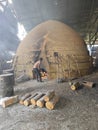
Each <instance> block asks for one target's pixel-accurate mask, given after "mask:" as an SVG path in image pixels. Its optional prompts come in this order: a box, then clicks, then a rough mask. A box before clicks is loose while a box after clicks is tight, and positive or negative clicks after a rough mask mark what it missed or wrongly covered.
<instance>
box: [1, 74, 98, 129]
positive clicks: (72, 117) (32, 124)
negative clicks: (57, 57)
mask: <svg viewBox="0 0 98 130" xmlns="http://www.w3.org/2000/svg"><path fill="white" fill-rule="evenodd" d="M77 80H78V81H82V80H88V81H93V82H95V83H96V86H95V87H94V88H86V87H82V88H80V89H79V90H77V91H72V90H71V89H70V86H69V84H68V82H64V83H57V81H56V80H53V81H45V82H42V83H40V82H37V81H36V80H30V81H27V82H24V83H21V84H16V85H15V87H14V91H15V95H19V97H20V96H22V95H23V94H25V93H27V92H46V91H47V90H52V89H54V90H55V92H56V93H57V95H59V97H60V100H59V102H58V103H57V105H56V106H55V109H54V110H48V109H46V108H38V107H31V106H29V107H26V106H23V105H20V104H19V103H17V104H14V105H12V106H9V107H7V108H2V107H1V106H0V130H98V73H97V72H96V73H93V74H91V75H89V76H85V77H83V78H80V79H77ZM73 82H74V81H73Z"/></svg>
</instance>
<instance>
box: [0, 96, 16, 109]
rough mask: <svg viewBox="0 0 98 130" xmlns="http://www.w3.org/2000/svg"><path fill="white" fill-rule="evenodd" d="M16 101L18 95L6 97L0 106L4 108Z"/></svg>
mask: <svg viewBox="0 0 98 130" xmlns="http://www.w3.org/2000/svg"><path fill="white" fill-rule="evenodd" d="M17 102H18V96H13V97H9V98H8V99H6V100H4V101H3V102H2V107H4V108H5V107H7V106H9V105H12V104H14V103H17Z"/></svg>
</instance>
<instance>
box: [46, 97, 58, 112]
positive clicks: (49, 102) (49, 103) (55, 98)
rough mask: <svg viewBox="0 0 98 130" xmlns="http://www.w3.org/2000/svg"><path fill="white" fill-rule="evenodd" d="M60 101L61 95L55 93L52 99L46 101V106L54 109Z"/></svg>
mask: <svg viewBox="0 0 98 130" xmlns="http://www.w3.org/2000/svg"><path fill="white" fill-rule="evenodd" d="M58 101H59V97H58V96H57V95H55V96H54V97H53V98H52V99H51V100H50V101H48V102H46V108H47V109H49V110H53V109H54V107H55V105H56V103H57V102H58Z"/></svg>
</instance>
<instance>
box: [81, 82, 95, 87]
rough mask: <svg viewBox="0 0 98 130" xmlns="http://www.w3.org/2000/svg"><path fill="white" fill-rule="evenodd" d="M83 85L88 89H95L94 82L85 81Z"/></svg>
mask: <svg viewBox="0 0 98 130" xmlns="http://www.w3.org/2000/svg"><path fill="white" fill-rule="evenodd" d="M82 85H83V86H85V87H88V88H93V86H94V82H89V81H83V83H82Z"/></svg>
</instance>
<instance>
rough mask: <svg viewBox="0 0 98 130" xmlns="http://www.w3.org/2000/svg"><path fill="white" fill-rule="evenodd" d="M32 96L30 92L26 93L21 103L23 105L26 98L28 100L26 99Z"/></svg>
mask: <svg viewBox="0 0 98 130" xmlns="http://www.w3.org/2000/svg"><path fill="white" fill-rule="evenodd" d="M30 96H31V94H30V93H27V94H25V95H24V96H23V97H22V98H21V99H20V101H19V103H20V104H21V105H23V104H24V100H26V99H27V98H28V97H30Z"/></svg>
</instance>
